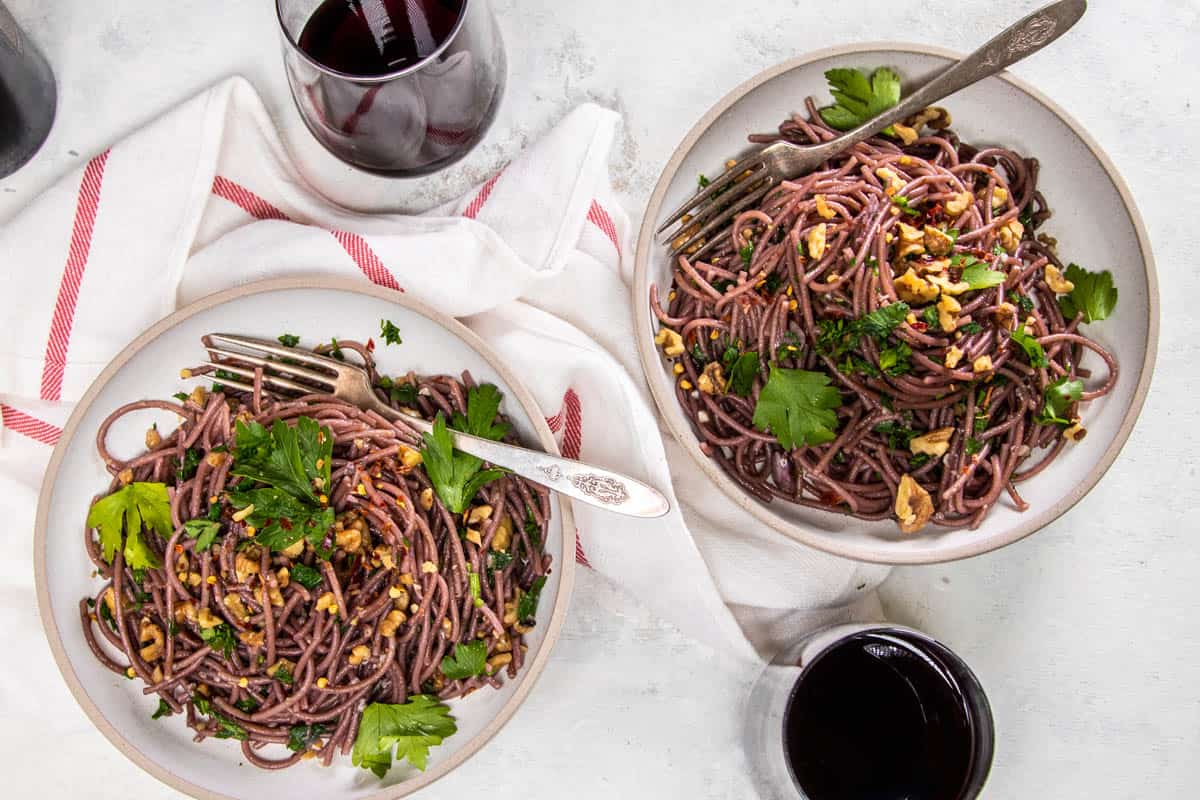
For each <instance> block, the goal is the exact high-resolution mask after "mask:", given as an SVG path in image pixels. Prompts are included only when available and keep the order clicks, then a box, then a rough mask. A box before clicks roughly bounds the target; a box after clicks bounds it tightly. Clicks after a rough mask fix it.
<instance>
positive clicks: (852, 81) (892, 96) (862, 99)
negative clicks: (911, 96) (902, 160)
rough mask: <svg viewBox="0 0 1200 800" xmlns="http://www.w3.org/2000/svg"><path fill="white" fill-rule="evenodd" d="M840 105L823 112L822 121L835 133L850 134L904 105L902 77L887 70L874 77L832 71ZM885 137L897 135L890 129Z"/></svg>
mask: <svg viewBox="0 0 1200 800" xmlns="http://www.w3.org/2000/svg"><path fill="white" fill-rule="evenodd" d="M825 80H827V81H829V89H830V93H831V94H832V95H833V99H834V100H835V101H836V102H835V103H834V104H833V105H831V106H828V107H826V108H822V109H821V112H820V113H821V119H823V120H824V121H825V124H826V125H828V126H829V127H831V128H834V129H835V130H839V131H848V130H850V129H851V128H857V127H858V126H859V125H861V124H862V123H864V122H866V121H867V120H869V119H871V118H872V117H875V116H877V115H879V114H880V113H881V112H883V111H886V110H887V109H889V108H891V107H892V106H894V105H896V104H897V103H899V102H900V76H899V75H897V74H896V73H895V72H893V71H892V70H890V69H888V68H887V67H880V68H879V69H877V70H875V71H874V72H873V73H871V77H870V79H868V78H867V75H866V73H864V72H861V71H859V70H857V69H831V70H828V71H827V72H826V73H825ZM883 133H885V134H887V135H888V136H893V135H895V132H894V131H893V130H892V128H891V127H890V126H889V127H887V128H884V130H883Z"/></svg>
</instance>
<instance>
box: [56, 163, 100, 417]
mask: <svg viewBox="0 0 1200 800" xmlns="http://www.w3.org/2000/svg"><path fill="white" fill-rule="evenodd" d="M108 152H109V151H107V150H105V151H104V152H103V153H101V154H100V155H98V156H96V157H95V158H93V159H92V160H91V161H89V162H88V165H87V167H86V168H85V169H84V170H83V181H82V182H81V184H80V187H79V202H78V204H77V205H76V207H75V224H74V226H73V227H72V229H71V244H70V247H69V248H68V250H67V264H66V267H65V268H64V269H63V275H62V281H61V282H60V283H59V285H58V299H57V300H55V302H54V316H53V317H52V318H51V320H50V336H49V339H48V340H47V342H46V360H45V364H44V365H43V367H42V390H41V397H42V399H43V400H50V401H53V402H57V401H59V400H61V399H62V384H63V373H64V372H65V371H66V367H67V350H68V349H69V348H70V345H71V326H72V324H73V323H74V321H75V306H76V304H77V303H78V302H79V287H80V285H81V284H82V283H83V271H84V270H85V269H87V263H88V254H89V253H90V252H91V249H92V233H93V232H94V231H95V228H96V213H97V212H98V210H99V208H100V187H101V185H102V184H103V182H104V165H105V164H106V163H107V162H108Z"/></svg>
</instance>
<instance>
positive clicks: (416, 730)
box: [350, 694, 458, 778]
mask: <svg viewBox="0 0 1200 800" xmlns="http://www.w3.org/2000/svg"><path fill="white" fill-rule="evenodd" d="M457 731H458V726H457V725H456V724H455V722H454V717H452V716H450V707H449V706H447V705H445V704H444V703H440V702H438V700H437V698H435V697H430V696H429V695H423V694H418V695H413V696H411V697H409V698H408V702H407V703H403V704H393V703H371V704H370V705H369V706H367V707H366V708H365V709H363V713H362V719H361V720H360V721H359V724H358V736H357V737H356V738H355V739H354V750H353V752H352V753H351V756H350V759H351V761H352V762H353V764H354V765H355V766H356V767H362V768H363V769H369V770H371V771H372V772H374V773H375V774H376V775H377V776H378V777H380V778H382V777H383V776H384V775H386V774H387V771H388V770H389V769H390V768H391V766H392V750H393V748H394V749H395V757H396V758H398V759H406V760H407V761H408V763H410V764H412V765H413V766H414V767H416V768H417V769H419V770H422V771H424V769H425V766H426V765H427V764H428V761H429V748H430V747H435V746H437V745H440V744H441V743H442V742H443V741H445V740H446V739H448V738H450V737H451V736H453V735H454V734H455V733H456V732H457Z"/></svg>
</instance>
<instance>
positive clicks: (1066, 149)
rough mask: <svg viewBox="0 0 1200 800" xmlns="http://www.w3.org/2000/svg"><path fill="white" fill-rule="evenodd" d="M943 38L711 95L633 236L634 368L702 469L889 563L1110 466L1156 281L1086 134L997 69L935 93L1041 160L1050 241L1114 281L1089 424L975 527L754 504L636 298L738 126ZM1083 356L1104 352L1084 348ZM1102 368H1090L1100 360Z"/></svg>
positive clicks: (996, 527) (947, 553) (985, 542)
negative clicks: (726, 464) (676, 221)
mask: <svg viewBox="0 0 1200 800" xmlns="http://www.w3.org/2000/svg"><path fill="white" fill-rule="evenodd" d="M959 57H961V56H960V55H959V54H956V53H953V52H951V51H949V50H942V49H936V48H929V47H924V46H917V45H909V44H897V43H876V44H863V45H855V46H851V47H841V48H835V49H831V50H823V51H820V52H816V53H812V54H810V55H806V56H802V57H800V58H797V59H794V60H792V61H788V62H786V63H784V64H780V65H779V66H777V67H773V68H771V69H769V70H767V71H766V72H763V73H761V74H759V75H757V76H755V77H754V78H752V79H750V80H749V81H747V82H746V83H744V84H742V85H741V86H739V87H738V88H736V89H734V90H733V91H732V92H730V93H729V94H728V95H726V96H725V97H724V98H723V99H722V100H721V101H720V102H718V103H717V104H716V105H715V106H714V107H713V108H712V109H711V110H710V111H709V112H708V113H707V114H705V115H704V117H703V118H702V119H701V120H700V121H699V122H697V123H696V125H695V126H694V127H693V128H692V130H691V131H690V132H689V133H688V135H687V136H686V137H685V138H684V140H683V142H682V144H680V145H679V148H678V149H677V150H676V151H675V154H674V155H673V156H672V158H671V161H670V162H669V163H668V164H667V167H666V169H665V170H664V171H663V174H662V177H661V178H660V179H659V182H658V185H657V186H656V188H655V190H654V194H653V195H652V196H651V198H650V205H649V207H648V208H647V211H646V217H645V219H644V221H643V224H642V230H641V235H640V237H639V240H638V250H637V263H636V274H635V279H634V287H633V304H634V313H635V318H636V328H637V337H638V351H639V354H640V356H641V360H642V366H643V368H644V370H645V373H646V379H647V381H648V382H649V384H650V389H651V391H652V393H653V394H654V399H655V401H656V402H657V403H658V407H659V410H660V411H661V412H662V414H663V416H664V418H665V419H666V422H667V425H668V427H670V429H671V431H672V433H673V434H674V435H675V437H676V438H677V439H678V440H679V442H680V443H681V444H682V445H683V447H684V448H685V449H686V450H687V451H688V453H689V454H691V456H692V458H694V459H695V460H696V462H697V463H698V464H699V465H700V466H701V468H703V469H704V471H705V472H706V473H707V474H708V476H709V477H710V478H711V479H712V481H713V482H714V483H715V484H716V485H717V486H719V487H720V488H721V489H722V490H723V491H724V492H725V493H726V494H728V495H729V496H730V497H731V498H733V500H735V501H736V502H737V503H738V504H739V505H741V506H743V507H744V508H745V509H746V510H748V511H749V512H750V513H752V514H753V515H754V516H756V517H757V518H758V519H760V520H761V521H762V522H764V523H766V524H767V525H769V526H770V527H772V528H774V529H775V530H777V531H779V532H780V533H782V534H784V535H786V536H789V537H791V538H793V539H795V540H797V541H800V542H803V543H805V544H808V545H811V546H813V547H816V548H819V549H821V550H825V551H827V552H830V553H835V554H837V555H842V556H847V557H849V558H855V559H859V560H861V561H875V562H881V563H891V564H920V563H933V562H939V561H949V560H952V559H957V558H964V557H966V556H972V555H977V554H979V553H985V552H987V551H989V550H994V549H995V548H997V547H1002V546H1004V545H1006V544H1010V543H1012V542H1015V541H1017V540H1018V539H1021V538H1022V537H1024V536H1027V535H1029V534H1030V533H1033V532H1034V531H1036V530H1038V529H1039V528H1041V527H1043V526H1045V525H1047V524H1048V523H1050V522H1051V521H1053V520H1054V519H1056V518H1057V517H1058V516H1060V515H1061V514H1063V513H1064V512H1065V511H1067V509H1069V508H1070V507H1071V506H1072V505H1074V504H1075V503H1076V502H1078V501H1079V500H1080V498H1082V497H1083V496H1084V495H1085V494H1087V492H1088V490H1090V489H1091V488H1092V487H1093V486H1095V484H1096V482H1097V481H1098V480H1100V477H1101V476H1102V475H1103V474H1104V472H1105V470H1107V469H1108V467H1109V465H1111V464H1112V462H1113V459H1115V458H1116V456H1117V453H1118V452H1119V451H1120V449H1121V446H1122V445H1123V444H1124V443H1125V440H1126V438H1127V437H1128V436H1129V431H1130V429H1131V428H1132V427H1133V423H1134V421H1135V420H1136V418H1137V415H1138V412H1139V411H1140V410H1141V407H1142V402H1143V400H1144V398H1145V394H1146V390H1147V388H1148V387H1149V384H1150V375H1151V372H1152V371H1153V368H1154V357H1155V350H1156V348H1157V343H1158V286H1157V280H1156V277H1155V272H1154V259H1153V256H1152V255H1151V253H1150V242H1149V240H1148V238H1147V236H1146V231H1145V227H1144V226H1143V224H1142V220H1141V216H1140V215H1139V214H1138V211H1137V208H1136V207H1135V206H1134V203H1133V199H1132V197H1130V194H1129V190H1128V189H1127V188H1126V186H1125V183H1124V181H1122V180H1121V178H1120V176H1119V175H1118V174H1117V172H1116V169H1115V168H1114V167H1113V165H1112V163H1111V162H1110V161H1109V159H1108V157H1107V156H1106V155H1105V154H1104V152H1103V151H1102V150H1101V149H1100V147H1099V145H1097V144H1096V142H1095V141H1094V140H1093V139H1092V138H1091V137H1090V136H1089V135H1088V134H1087V133H1085V132H1084V131H1083V129H1082V128H1081V127H1080V126H1079V124H1078V123H1076V122H1075V121H1074V120H1072V119H1071V118H1070V117H1069V116H1068V115H1067V114H1066V113H1065V112H1064V111H1063V110H1062V109H1060V108H1058V107H1057V106H1056V105H1054V103H1053V102H1051V101H1050V100H1049V99H1047V98H1046V97H1044V96H1043V95H1041V94H1040V93H1039V92H1037V90H1035V89H1033V88H1032V87H1030V86H1028V85H1027V84H1025V83H1023V82H1021V81H1019V80H1017V79H1016V78H1014V77H1012V76H1011V75H1009V74H1007V73H1003V74H1001V75H999V76H996V77H993V78H989V79H988V80H985V81H983V82H981V83H978V84H976V85H974V86H971V87H969V88H967V89H965V90H963V91H961V92H959V93H958V94H956V95H953V96H952V97H950V98H948V99H947V100H945V101H943V103H942V105H945V106H946V107H947V108H949V110H950V111H951V114H952V115H953V118H954V129H955V131H957V132H958V134H959V135H960V136H962V138H963V140H964V141H967V142H970V143H972V144H975V145H985V144H999V145H1004V146H1006V147H1012V148H1014V149H1016V150H1017V151H1019V152H1021V153H1022V154H1024V155H1026V156H1035V157H1037V158H1038V159H1039V160H1040V161H1041V175H1040V179H1039V188H1040V189H1041V190H1042V191H1043V192H1044V193H1045V196H1046V198H1047V200H1048V201H1049V203H1050V205H1051V207H1052V208H1053V210H1054V217H1053V219H1051V220H1050V221H1049V222H1048V223H1047V225H1046V226H1045V227H1044V228H1043V230H1044V231H1046V232H1048V233H1049V234H1050V235H1051V236H1055V237H1057V238H1058V241H1059V252H1061V253H1062V254H1063V255H1064V257H1065V258H1066V259H1067V260H1070V261H1075V262H1078V263H1079V264H1082V265H1084V266H1087V267H1089V268H1090V269H1093V270H1098V269H1110V270H1112V272H1113V275H1114V280H1115V282H1116V285H1117V288H1118V290H1119V291H1120V301H1119V302H1118V304H1117V309H1116V313H1115V314H1114V315H1113V316H1111V317H1109V318H1108V319H1107V320H1105V321H1104V322H1102V323H1098V324H1095V325H1091V326H1089V327H1088V335H1089V336H1092V337H1093V338H1095V339H1096V340H1098V341H1099V342H1100V343H1101V344H1103V345H1104V346H1105V347H1106V348H1108V349H1109V350H1110V351H1111V352H1112V353H1113V354H1114V355H1115V356H1116V358H1117V361H1118V363H1119V364H1120V368H1121V377H1120V382H1119V383H1118V384H1117V387H1116V389H1115V390H1114V391H1113V392H1112V393H1111V394H1109V395H1108V396H1107V397H1105V398H1102V399H1101V400H1098V401H1095V402H1093V403H1091V404H1089V406H1088V407H1087V408H1086V411H1085V419H1086V424H1087V428H1088V436H1087V438H1086V439H1084V440H1083V441H1082V442H1081V443H1079V444H1077V445H1073V446H1071V447H1068V448H1066V449H1065V451H1064V452H1063V453H1062V454H1061V455H1060V456H1059V458H1058V459H1057V460H1056V461H1055V462H1054V463H1053V464H1052V465H1051V466H1050V467H1049V468H1048V469H1047V470H1046V472H1044V473H1043V474H1042V475H1041V476H1039V477H1038V478H1037V479H1036V480H1031V481H1029V482H1028V483H1023V484H1021V493H1022V495H1023V496H1024V498H1025V499H1026V500H1027V501H1028V502H1029V504H1030V509H1029V510H1028V511H1026V512H1025V513H1023V514H1022V513H1019V512H1017V510H1016V509H1015V508H1014V507H1013V506H1012V505H1011V504H1010V503H1009V502H1008V501H1007V497H1006V496H1002V497H1001V501H1000V502H999V503H998V504H997V505H996V507H994V508H993V509H992V512H991V513H990V514H989V515H988V517H987V519H986V521H985V522H984V523H983V525H982V526H981V527H980V528H979V529H978V530H975V531H969V530H944V529H939V528H936V527H934V526H929V527H927V528H926V529H925V530H924V531H922V532H921V533H920V535H917V536H905V535H903V534H901V533H900V531H899V529H898V528H897V527H896V525H895V524H894V523H893V522H891V521H881V522H864V521H862V520H857V519H855V518H853V517H849V516H845V515H841V514H837V513H834V512H826V511H821V510H818V509H811V508H805V507H801V506H797V505H793V504H789V503H784V502H778V501H776V502H772V503H763V502H760V501H759V500H757V499H756V498H754V497H752V496H751V495H749V494H747V493H745V492H744V491H743V490H742V489H741V488H739V487H738V486H737V484H735V483H734V482H733V481H732V480H731V479H730V478H728V477H727V476H726V475H725V474H724V473H723V472H722V471H721V469H720V468H719V467H718V465H717V463H716V462H715V461H713V460H711V459H709V458H707V457H706V456H704V454H703V453H702V452H701V451H700V447H699V440H698V439H697V437H696V435H695V433H694V432H693V431H692V428H691V426H690V423H689V422H688V421H687V419H686V418H685V416H684V415H683V412H682V411H681V410H680V408H679V405H678V403H677V401H676V399H675V395H674V376H673V375H671V374H670V372H669V371H668V370H667V369H666V365H665V362H664V361H663V359H662V355H661V353H659V352H658V351H657V350H656V348H655V347H654V344H653V337H654V332H655V330H656V328H657V324H656V321H655V319H654V316H653V314H651V312H650V308H649V300H648V297H649V289H650V285H651V284H652V283H653V284H657V285H658V287H659V291H660V296H665V293H666V290H667V289H668V288H669V287H670V285H671V268H670V262H669V259H668V257H667V255H668V251H667V250H666V248H664V247H661V246H659V245H658V244H656V243H655V242H654V239H653V232H654V229H655V228H656V227H657V226H658V224H659V222H660V221H661V220H662V219H663V217H664V216H665V214H666V213H669V212H670V210H671V209H674V208H676V207H678V206H679V205H680V204H681V203H683V201H684V200H686V199H687V197H688V196H689V195H691V194H693V193H694V192H695V191H696V178H697V176H698V175H700V174H707V175H717V174H720V173H721V172H722V171H723V166H722V165H723V164H724V162H725V160H726V159H728V158H733V157H737V155H738V153H739V152H742V151H745V150H747V148H748V147H749V145H748V144H747V142H746V136H747V134H750V133H756V132H770V131H773V130H775V129H776V127H777V126H778V125H779V122H780V121H781V120H783V119H785V118H786V117H787V116H788V114H790V113H792V112H793V111H800V112H803V111H804V99H805V98H806V97H808V96H809V95H812V96H814V97H816V99H817V104H818V105H819V106H820V105H827V104H828V103H830V102H832V101H831V99H830V97H829V93H828V90H827V89H826V82H825V78H824V73H825V71H826V70H828V69H830V68H832V67H857V68H862V69H867V68H871V69H873V68H875V67H880V66H889V67H892V68H894V69H896V70H897V71H898V72H899V73H900V75H901V76H902V78H903V79H904V81H905V87H906V89H907V88H911V87H912V86H914V85H919V84H920V83H923V82H924V81H926V80H928V79H929V78H930V77H932V76H933V75H934V74H936V72H937V71H938V70H940V69H943V68H944V67H945V65H946V64H947V63H948V62H949V61H950V60H951V59H957V58H959ZM1084 364H1085V366H1088V367H1095V366H1097V365H1099V368H1100V370H1101V371H1102V370H1103V368H1104V367H1103V363H1102V362H1100V361H1099V359H1098V358H1096V357H1095V356H1094V354H1090V353H1089V354H1088V357H1087V358H1085V360H1084ZM1101 374H1103V373H1102V372H1101Z"/></svg>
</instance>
